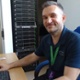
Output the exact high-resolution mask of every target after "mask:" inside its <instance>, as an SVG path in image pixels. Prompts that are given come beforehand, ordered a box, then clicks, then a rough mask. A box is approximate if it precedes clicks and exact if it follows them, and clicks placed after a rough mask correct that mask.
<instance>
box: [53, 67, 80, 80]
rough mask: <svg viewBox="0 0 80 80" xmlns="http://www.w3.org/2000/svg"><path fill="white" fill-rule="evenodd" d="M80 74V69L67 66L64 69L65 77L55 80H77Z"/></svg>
mask: <svg viewBox="0 0 80 80" xmlns="http://www.w3.org/2000/svg"><path fill="white" fill-rule="evenodd" d="M79 74H80V69H78V68H72V67H68V66H66V67H65V69H64V75H63V76H61V77H59V78H56V79H54V80H76V79H77V77H78V75H79Z"/></svg>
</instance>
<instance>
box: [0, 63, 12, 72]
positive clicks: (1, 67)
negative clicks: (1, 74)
mask: <svg viewBox="0 0 80 80" xmlns="http://www.w3.org/2000/svg"><path fill="white" fill-rule="evenodd" d="M9 68H10V66H9V64H7V63H0V71H6V70H8V69H9Z"/></svg>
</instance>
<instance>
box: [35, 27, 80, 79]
mask: <svg viewBox="0 0 80 80" xmlns="http://www.w3.org/2000/svg"><path fill="white" fill-rule="evenodd" d="M50 46H53V52H54V51H55V49H56V48H57V47H58V46H59V51H58V55H57V57H56V60H55V63H54V64H53V66H51V64H50V58H51V57H50V54H51V51H50ZM35 54H36V55H37V56H45V57H46V58H47V59H48V60H49V65H50V67H49V68H50V69H51V70H53V71H54V72H55V78H56V77H59V76H62V75H63V71H64V67H65V66H69V67H73V68H80V35H79V34H78V33H76V32H73V31H70V30H68V29H67V28H65V27H64V29H63V31H62V34H61V36H60V39H59V41H58V43H57V44H56V45H54V43H53V42H52V38H51V35H50V34H48V35H46V36H45V37H44V38H43V39H42V41H41V43H40V45H39V47H38V48H37V50H36V51H35ZM53 54H54V53H53ZM77 80H80V76H79V78H78V79H77Z"/></svg>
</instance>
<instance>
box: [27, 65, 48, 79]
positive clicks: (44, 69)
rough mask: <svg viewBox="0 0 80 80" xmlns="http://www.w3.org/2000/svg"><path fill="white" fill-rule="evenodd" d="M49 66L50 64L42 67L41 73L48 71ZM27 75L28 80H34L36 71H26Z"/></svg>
mask: <svg viewBox="0 0 80 80" xmlns="http://www.w3.org/2000/svg"><path fill="white" fill-rule="evenodd" d="M47 68H48V66H46V67H44V68H42V69H41V71H40V74H39V75H41V74H44V73H45V72H46V69H47ZM26 76H27V79H28V80H33V79H34V71H29V72H26Z"/></svg>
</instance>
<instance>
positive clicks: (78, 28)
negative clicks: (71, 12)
mask: <svg viewBox="0 0 80 80" xmlns="http://www.w3.org/2000/svg"><path fill="white" fill-rule="evenodd" d="M74 32H77V33H79V34H80V26H78V27H77V28H76V29H75V30H74Z"/></svg>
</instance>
